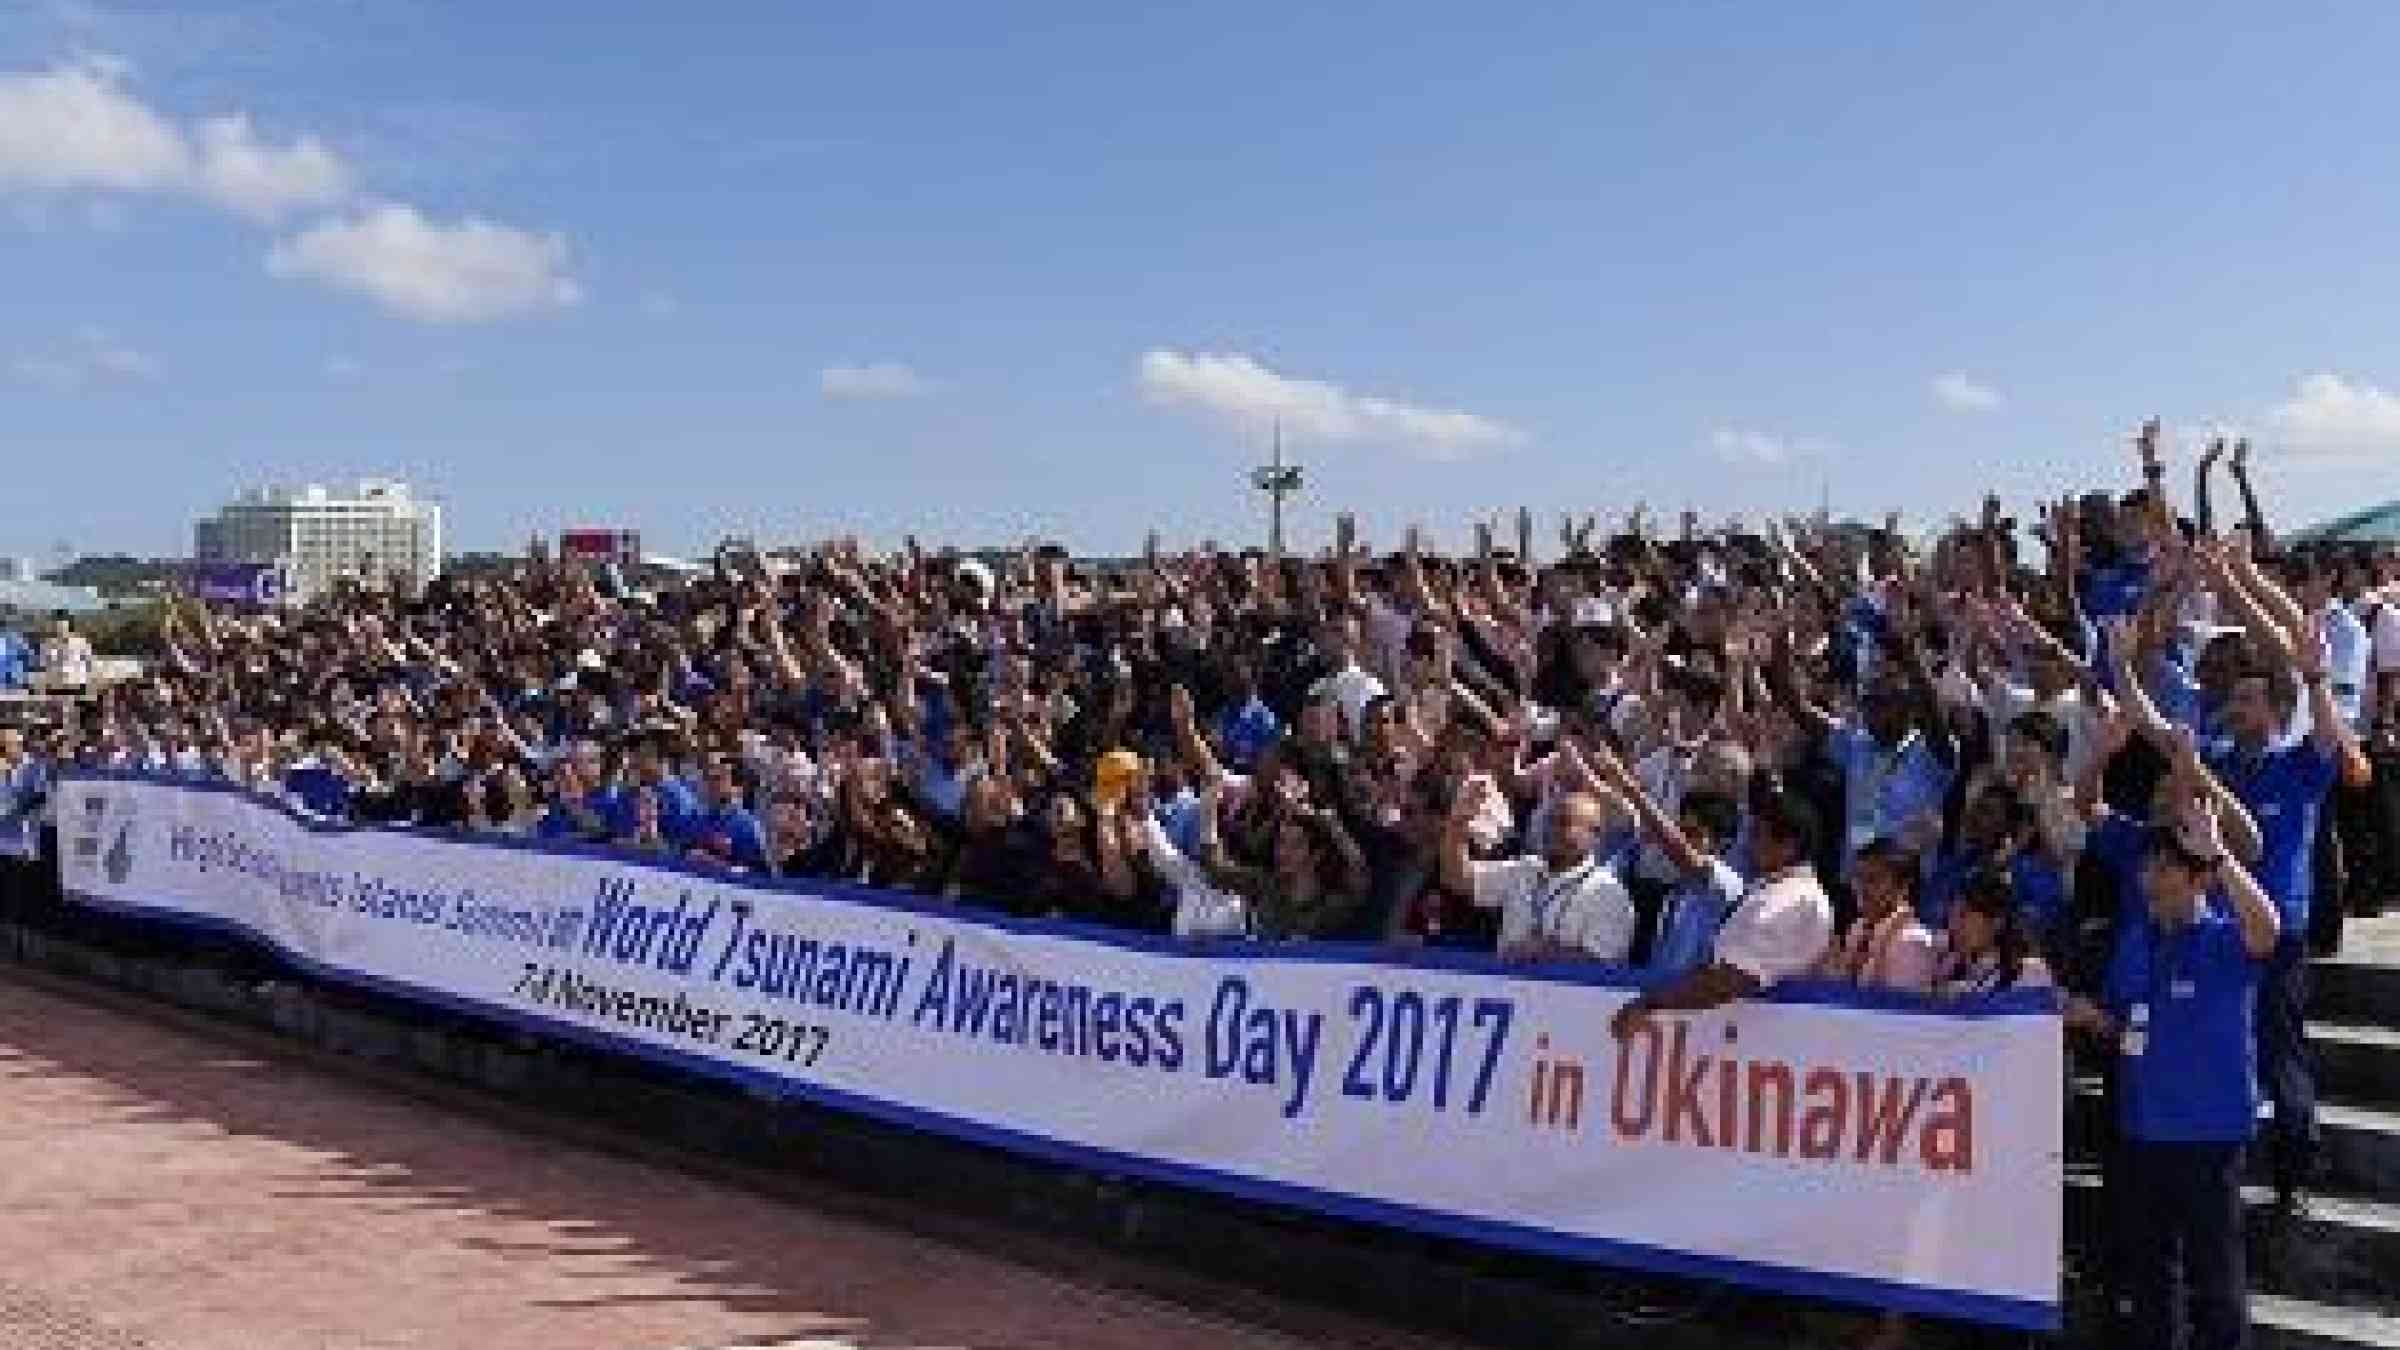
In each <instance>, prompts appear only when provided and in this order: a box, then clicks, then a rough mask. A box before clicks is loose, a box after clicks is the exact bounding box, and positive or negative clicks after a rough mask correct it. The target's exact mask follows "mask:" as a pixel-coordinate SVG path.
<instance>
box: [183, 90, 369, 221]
mask: <svg viewBox="0 0 2400 1350" xmlns="http://www.w3.org/2000/svg"><path fill="white" fill-rule="evenodd" d="M194 147H195V159H194V161H193V166H192V168H193V174H194V176H195V178H196V180H197V182H198V184H199V187H200V191H201V192H202V193H203V194H204V195H206V196H207V197H208V199H209V200H211V201H214V202H216V203H217V204H219V205H221V206H223V207H225V208H226V209H227V210H230V211H235V212H238V213H240V214H241V215H245V216H248V217H249V218H250V219H252V220H256V221H262V222H268V223H272V222H274V221H277V220H280V219H282V218H283V217H284V215H285V214H286V213H287V212H290V211H292V210H294V209H297V208H300V207H309V206H332V205H334V204H336V203H338V202H341V201H343V200H344V199H346V198H348V197H349V195H350V190H351V178H350V167H349V166H348V165H346V164H344V163H343V162H342V160H341V157H340V156H339V155H336V154H334V153H333V152H332V151H331V150H328V149H326V148H325V145H324V143H323V142H322V141H319V140H318V139H317V138H316V137H314V136H302V137H301V138H300V139H299V140H297V141H294V142H292V143H291V144H290V145H289V146H285V147H283V148H281V149H278V148H276V147H275V146H271V145H262V144H260V143H259V140H258V137H257V135H256V134H255V133H253V132H252V131H251V129H250V119H249V118H247V117H244V116H241V115H240V114H238V113H237V114H235V115H234V116H231V117H212V118H210V119H209V120H208V121H205V122H202V123H201V124H200V127H199V130H198V132H197V134H196V135H195V137H194Z"/></svg>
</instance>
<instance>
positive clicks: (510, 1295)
mask: <svg viewBox="0 0 2400 1350" xmlns="http://www.w3.org/2000/svg"><path fill="white" fill-rule="evenodd" d="M0 1280H4V1281H5V1282H0V1350H144V1347H147V1348H148V1350H391V1348H396V1347H408V1348H411V1350H415V1348H419V1347H423V1348H430V1350H440V1348H443V1347H476V1348H478V1350H481V1348H482V1347H502V1346H535V1345H539V1346H545V1347H550V1346H558V1347H574V1350H674V1348H678V1347H688V1348H691V1350H717V1348H718V1347H732V1346H737V1345H738V1346H743V1347H752V1346H760V1347H765V1346H797V1347H807V1348H808V1350H837V1348H839V1350H851V1348H852V1347H860V1348H863V1350H901V1348H902V1347H925V1346H974V1347H1017V1346H1025V1347H1032V1346H1077V1347H1093V1348H1094V1350H1116V1348H1117V1347H1123V1350H1136V1347H1139V1350H1252V1348H1253V1347H1268V1346H1276V1347H1292V1346H1298V1345H1301V1344H1304V1343H1305V1344H1341V1343H1364V1342H1372V1341H1385V1342H1389V1341H1405V1343H1409V1344H1418V1345H1422V1344H1424V1342H1422V1341H1419V1340H1418V1339H1417V1338H1414V1337H1407V1338H1401V1337H1398V1336H1396V1335H1394V1336H1388V1337H1387V1336H1386V1335H1385V1334H1382V1333H1378V1332H1375V1331H1373V1330H1372V1329H1368V1328H1362V1329H1360V1330H1359V1334H1358V1336H1357V1338H1356V1339H1355V1340H1353V1339H1352V1338H1350V1337H1348V1336H1347V1335H1344V1334H1341V1333H1339V1332H1338V1331H1337V1332H1327V1331H1325V1330H1323V1329H1322V1327H1323V1325H1324V1323H1323V1322H1322V1320H1321V1319H1319V1320H1317V1321H1316V1322H1314V1323H1312V1322H1310V1321H1308V1320H1307V1319H1306V1318H1303V1319H1302V1321H1301V1322H1300V1323H1298V1324H1297V1325H1301V1326H1304V1327H1305V1326H1311V1325H1314V1326H1316V1327H1318V1328H1319V1329H1317V1330H1312V1331H1308V1332H1307V1333H1306V1339H1305V1341H1304V1340H1302V1339H1301V1338H1299V1337H1292V1336H1284V1335H1279V1334H1276V1333H1273V1332H1268V1331H1263V1330H1260V1329H1257V1328H1256V1327H1254V1326H1251V1325H1248V1324H1246V1323H1235V1322H1232V1321H1226V1320H1218V1319H1216V1318H1213V1317H1210V1316H1205V1315H1202V1314H1201V1313H1198V1312H1194V1311H1191V1310H1188V1309H1186V1308H1184V1307H1182V1306H1178V1305H1171V1304H1168V1303H1165V1302H1162V1301H1159V1300H1157V1299H1153V1298H1150V1297H1148V1296H1145V1295H1141V1294H1136V1293H1132V1292H1128V1291H1125V1290H1122V1289H1117V1288H1107V1287H1095V1286H1093V1285H1087V1284H1085V1283H1083V1282H1082V1281H1080V1280H1070V1279H1066V1278H1061V1277H1059V1276H1057V1275H1053V1274H1050V1273H1046V1272H1045V1271H1043V1270H1037V1269H1034V1268H1031V1267H1028V1266H1026V1265H1023V1264H1019V1263H1017V1262H1014V1261H1011V1260H1008V1259H1004V1258H1003V1257H1000V1256H995V1255H992V1254H989V1253H988V1252H986V1251H983V1250H967V1249H966V1248H964V1247H961V1246H956V1245H951V1244H950V1243H948V1242H943V1241H937V1240H934V1239H932V1238H928V1237H921V1236H916V1235H913V1234H910V1233H908V1232H905V1231H899V1230H896V1229H893V1228H890V1227H885V1226H879V1225H877V1224H875V1223H872V1222H868V1221H865V1220H862V1219H860V1218H858V1217H856V1215H855V1213H851V1214H835V1213H822V1212H816V1211H814V1210H812V1209H811V1208H810V1207H808V1206H805V1205H798V1204H793V1203H789V1202H786V1201H779V1200H773V1199H768V1198H765V1197H761V1196H755V1195H751V1194H748V1193H745V1192H742V1191H739V1190H735V1189H732V1188H730V1187H726V1186H721V1185H717V1184H714V1183H711V1182H708V1181H705V1180H698V1179H695V1178H693V1177H691V1176H688V1175H685V1174H682V1173H679V1172H675V1171H671V1170H668V1169H664V1168H660V1167H655V1166H650V1165H647V1164H644V1163H640V1162H636V1161H631V1160H628V1159H624V1158H620V1157H616V1156H612V1155H604V1154H596V1153H592V1152H588V1151H585V1150H582V1149H579V1148H575V1147H572V1146H569V1145H566V1144H563V1143H560V1142H557V1141H554V1140H547V1139H543V1138H539V1137H534V1136H529V1135H524V1134H518V1133H514V1132H511V1131H508V1130H505V1129H502V1128H500V1127H498V1126H496V1125H493V1124H490V1123H486V1122H484V1121H482V1120H479V1119H476V1118H473V1117H470V1116H466V1115H463V1114H458V1113H454V1112H451V1111H449V1110H446V1109H444V1108H442V1107H439V1106H435V1105H430V1104H427V1103H424V1102H421V1101H418V1100H414V1099H411V1098H407V1097H404V1096H401V1095H399V1094H395V1093H388V1092H384V1091H381V1090H379V1089H377V1088H375V1087H373V1086H370V1085H365V1084H361V1083H357V1082H354V1081H350V1080H348V1079H346V1078H340V1077H334V1076H329V1075H326V1074H324V1073H323V1072H321V1071H318V1070H314V1069H311V1068H309V1067H307V1066H305V1065H303V1064H300V1063H297V1062H295V1061H290V1060H285V1059H283V1058H280V1057H262V1056H261V1055H259V1054H256V1053H251V1052H249V1051H247V1050H243V1049H238V1048H235V1047H234V1045H233V1043H230V1042H224V1041H219V1040H216V1039H213V1038H209V1037H203V1036H198V1035H194V1034H192V1033H190V1032H188V1031H184V1030H178V1029H174V1028H170V1027H167V1026H164V1025H160V1024H157V1023H154V1022H151V1021H150V1020H148V1019H145V1018H135V1017H130V1016H126V1015H123V1014H120V1013H116V1012H113V1011H107V1010H104V1009H101V1008H98V1007H95V1006H92V1005H89V1004H86V1003H83V1002H80V1001H76V1000H70V999H62V998H59V997H56V996H53V995H51V994H48V993H45V992H39V991H36V990H32V989H28V988H26V987H24V986H22V985H18V984H11V983H0ZM1278 1324H1279V1325H1295V1323H1290V1322H1280V1321H1279V1323H1278Z"/></svg>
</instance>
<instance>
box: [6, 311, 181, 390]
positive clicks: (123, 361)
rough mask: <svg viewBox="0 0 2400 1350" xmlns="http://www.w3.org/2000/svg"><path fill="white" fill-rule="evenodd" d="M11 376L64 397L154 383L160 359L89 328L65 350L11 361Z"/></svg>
mask: <svg viewBox="0 0 2400 1350" xmlns="http://www.w3.org/2000/svg"><path fill="white" fill-rule="evenodd" d="M8 374H9V378H10V379H11V380H13V381H15V382H16V383H18V384H27V385H32V386H34V387H36V388H40V389H48V390H52V391H54V392H59V393H65V392H67V391H70V390H75V389H85V388H90V387H93V386H98V385H126V384H139V383H144V382H147V381H150V380H154V379H157V378H158V375H159V364H158V360H157V358H155V357H153V356H150V355H148V354H146V353H144V352H139V351H136V350H134V349H133V348H131V347H128V346H126V345H125V344H124V343H122V342H120V341H118V340H117V339H116V338H115V337H113V336H111V335H110V334H109V333H108V332H107V331H106V330H105V329H101V328H97V327H94V326H92V325H89V324H86V325H85V326H83V327H82V328H79V329H77V330H76V332H75V337H74V339H73V340H72V341H71V342H69V343H67V344H65V345H63V346H60V347H58V348H55V349H52V350H49V351H40V352H27V353H22V354H20V355H18V356H16V357H14V358H12V359H11V360H10V361H9V363H8Z"/></svg>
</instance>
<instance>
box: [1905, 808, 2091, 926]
mask: <svg viewBox="0 0 2400 1350" xmlns="http://www.w3.org/2000/svg"><path fill="white" fill-rule="evenodd" d="M2036 826H2037V822H2036V821H2035V819H2034V811H2033V807H2032V805H2031V804H2030V803H2028V802H2027V801H2026V800H2025V798H2024V796H2023V795H2022V794H2021V793H2019V792H2018V791H2017V789H2016V788H2015V787H2013V786H2011V785H2010V784H2008V783H2006V782H1997V781H1995V782H1992V783H1989V784H1987V785H1985V786H1984V788H1983V789H1982V790H1981V791H1979V792H1977V793H1976V794H1975V796H1974V797H1973V798H1972V799H1971V800H1970V801H1969V802H1968V803H1967V808H1966V810H1964V811H1962V812H1960V813H1959V819H1958V825H1957V828H1956V829H1954V830H1953V831H1951V836H1950V838H1949V839H1948V840H1946V841H1945V842H1944V843H1943V845H1942V847H1941V849H1940V850H1939V851H1938V852H1936V853H1935V854H1934V855H1933V858H1932V860H1931V862H1930V863H1929V864H1928V866H1927V867H1926V872H1925V879H1924V884H1923V886H1922V887H1921V888H1920V889H1919V890H1918V892H1917V917H1918V918H1919V919H1921V920H1923V921H1924V924H1925V926H1926V927H1927V928H1928V929H1931V930H1932V931H1934V932H1936V933H1943V932H1948V931H1949V928H1950V911H1951V909H1952V907H1953V906H1954V905H1956V903H1957V901H1958V896H1959V892H1960V890H1961V889H1962V888H1963V887H1964V886H1965V885H1966V883H1967V881H1968V879H1969V878H1971V877H1973V876H1974V875H1975V874H1976V873H1977V872H1979V871H1981V870H1982V869H1983V868H1985V867H1986V866H1991V865H1995V864H2005V865H2006V868H2007V871H2008V874H2009V885H2010V894H2012V895H2013V896H2014V897H2015V899H2016V904H2017V908H2018V911H2019V913H2020V914H2021V915H2022V917H2023V918H2024V920H2025V926H2026V930H2027V931H2028V932H2030V933H2032V934H2033V935H2034V937H2035V938H2036V939H2037V940H2038V941H2039V942H2040V943H2041V944H2042V947H2043V949H2044V950H2045V951H2047V950H2050V949H2051V948H2052V945H2053V944H2054V943H2055V942H2056V940H2057V939H2058V938H2059V936H2060V934H2061V931H2062V929H2063V927H2064V925H2065V922H2066V917H2067V878H2066V871H2065V869H2063V868H2061V867H2060V866H2059V864H2058V862H2057V860H2056V859H2054V858H2052V857H2051V856H2050V855H2049V853H2048V852H2047V851H2046V850H2045V849H2044V847H2043V845H2042V842H2041V836H2040V831H2039V830H2038V829H2037V827H2036Z"/></svg>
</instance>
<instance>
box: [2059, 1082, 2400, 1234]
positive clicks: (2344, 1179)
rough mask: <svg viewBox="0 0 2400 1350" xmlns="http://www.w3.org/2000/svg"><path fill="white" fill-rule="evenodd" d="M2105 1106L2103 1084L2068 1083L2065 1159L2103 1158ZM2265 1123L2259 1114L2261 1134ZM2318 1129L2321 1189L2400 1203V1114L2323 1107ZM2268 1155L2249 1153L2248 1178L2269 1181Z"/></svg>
mask: <svg viewBox="0 0 2400 1350" xmlns="http://www.w3.org/2000/svg"><path fill="white" fill-rule="evenodd" d="M2106 1112H2107V1103H2106V1100H2105V1099H2104V1098H2103V1097H2102V1096H2101V1094H2100V1083H2099V1079H2098V1078H2097V1077H2096V1076H2094V1075H2089V1074H2079V1075H2077V1076H2075V1077H2074V1078H2073V1079H2071V1080H2070V1081H2069V1084H2068V1093H2067V1120H2066V1128H2065V1138H2066V1146H2067V1156H2068V1158H2069V1159H2071V1160H2075V1161H2085V1162H2088V1161H2090V1160H2092V1159H2094V1158H2097V1157H2098V1156H2099V1148H2100V1145H2101V1142H2102V1141H2103V1140H2104V1139H2105V1138H2106V1135H2107V1126H2108V1119H2107V1114H2106ZM2266 1119H2267V1116H2266V1108H2264V1107H2262V1108H2261V1113H2260V1120H2261V1124H2262V1129H2263V1128H2264V1122H2265V1120H2266ZM2317 1126H2318V1130H2319V1133H2320V1134H2321V1135H2322V1136H2323V1140H2324V1168H2325V1172H2324V1175H2323V1177H2321V1178H2320V1185H2321V1186H2322V1187H2323V1189H2325V1190H2327V1191H2330V1192H2333V1193H2336V1194H2349V1195H2357V1196H2362V1197H2365V1198H2367V1199H2371V1200H2380V1201H2389V1202H2393V1203H2400V1110H2395V1109H2391V1108H2386V1107H2378V1106H2362V1105H2358V1104H2356V1103H2353V1102H2348V1101H2321V1102H2319V1103H2318V1106H2317ZM2266 1162H2267V1151H2266V1149H2265V1148H2264V1147H2263V1146H2261V1147H2257V1148H2253V1149H2252V1150H2251V1151H2250V1175H2251V1179H2252V1180H2254V1181H2264V1180H2266V1179H2267V1170H2266Z"/></svg>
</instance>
